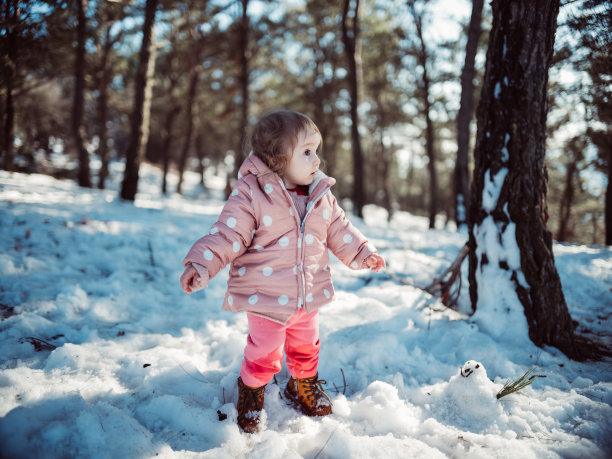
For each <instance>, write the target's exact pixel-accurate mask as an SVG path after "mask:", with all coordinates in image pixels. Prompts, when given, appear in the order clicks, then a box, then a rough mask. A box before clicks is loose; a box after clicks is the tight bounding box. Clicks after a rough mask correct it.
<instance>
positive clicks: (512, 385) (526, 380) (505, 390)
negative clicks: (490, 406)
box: [497, 367, 546, 399]
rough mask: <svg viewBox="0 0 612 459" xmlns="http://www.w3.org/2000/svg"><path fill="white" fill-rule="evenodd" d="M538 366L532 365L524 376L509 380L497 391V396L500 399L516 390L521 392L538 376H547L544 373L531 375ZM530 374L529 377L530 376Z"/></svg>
mask: <svg viewBox="0 0 612 459" xmlns="http://www.w3.org/2000/svg"><path fill="white" fill-rule="evenodd" d="M535 368H536V367H532V368H530V369H529V370H527V371H526V372H525V373H523V376H521V377H520V378H517V379H515V380H514V381H510V380H508V381H507V382H506V384H504V387H502V389H501V390H500V391H499V392H498V393H497V398H498V399H500V398H502V397H505V396H506V395H510V394H513V393H515V392H519V391H520V390H521V389H524V388H525V387H527V386H528V385H529V384H531V383H532V382H533V381H534V380H535V379H536V378H546V376H544V375H533V376H529V374H530V373H531V372H532V371H533V370H535ZM528 376H529V377H528Z"/></svg>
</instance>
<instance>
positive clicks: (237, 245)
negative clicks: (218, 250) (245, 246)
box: [232, 241, 240, 253]
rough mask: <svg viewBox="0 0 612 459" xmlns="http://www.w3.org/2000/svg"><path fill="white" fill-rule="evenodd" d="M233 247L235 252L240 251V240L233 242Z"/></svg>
mask: <svg viewBox="0 0 612 459" xmlns="http://www.w3.org/2000/svg"><path fill="white" fill-rule="evenodd" d="M232 249H234V252H236V253H237V252H238V251H240V242H238V241H236V242H234V243H233V244H232Z"/></svg>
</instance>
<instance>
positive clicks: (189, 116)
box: [176, 64, 200, 194]
mask: <svg viewBox="0 0 612 459" xmlns="http://www.w3.org/2000/svg"><path fill="white" fill-rule="evenodd" d="M196 66H197V64H196V65H194V66H192V68H191V75H190V77H189V90H188V93H187V111H186V112H185V138H184V139H183V148H182V149H181V156H180V159H179V164H178V173H179V180H178V185H177V187H176V192H177V193H178V194H182V193H183V175H184V173H185V167H186V166H187V158H188V157H189V149H190V148H191V138H192V137H193V106H194V104H195V97H196V93H197V88H198V79H199V77H200V72H199V71H198V69H197V68H196Z"/></svg>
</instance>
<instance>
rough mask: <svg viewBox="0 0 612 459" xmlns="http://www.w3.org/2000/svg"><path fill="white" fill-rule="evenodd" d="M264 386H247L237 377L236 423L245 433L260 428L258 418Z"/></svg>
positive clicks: (262, 400)
mask: <svg viewBox="0 0 612 459" xmlns="http://www.w3.org/2000/svg"><path fill="white" fill-rule="evenodd" d="M265 388H266V386H265V385H264V386H261V387H249V386H247V385H246V384H245V383H243V382H242V378H238V403H237V409H238V425H239V426H240V427H241V428H242V430H244V431H245V432H246V433H253V432H257V431H258V430H260V425H259V420H260V416H261V410H262V409H263V403H264V389H265Z"/></svg>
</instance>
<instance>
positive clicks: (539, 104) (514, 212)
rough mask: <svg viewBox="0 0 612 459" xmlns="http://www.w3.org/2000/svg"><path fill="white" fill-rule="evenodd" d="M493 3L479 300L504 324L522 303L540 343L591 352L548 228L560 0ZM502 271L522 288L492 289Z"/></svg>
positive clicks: (476, 207) (477, 204)
mask: <svg viewBox="0 0 612 459" xmlns="http://www.w3.org/2000/svg"><path fill="white" fill-rule="evenodd" d="M492 7H493V26H492V30H491V34H490V37H489V48H488V51H487V63H486V70H485V77H484V86H483V89H482V95H481V100H480V104H479V107H478V115H477V119H478V134H477V139H476V147H475V151H474V156H475V161H476V164H475V170H474V180H473V183H472V189H471V197H470V199H471V205H470V225H469V226H470V228H469V245H470V269H469V280H470V296H471V299H472V305H473V307H474V308H476V306H478V308H497V311H498V313H497V319H498V320H499V321H500V323H502V324H503V323H504V321H505V320H507V319H506V318H505V317H504V314H505V313H506V311H505V308H506V307H508V308H511V307H515V305H516V304H520V305H522V308H523V311H524V316H525V317H526V319H527V326H528V330H529V337H530V339H531V340H532V341H533V342H534V343H535V344H537V345H539V346H542V345H552V346H555V347H557V348H559V349H560V350H562V351H563V352H564V353H565V354H567V355H568V356H570V357H572V358H576V359H579V358H584V357H585V356H584V355H581V354H580V351H579V348H578V346H577V342H576V339H575V336H574V332H573V330H574V325H573V323H572V319H571V317H570V314H569V312H568V309H567V305H566V303H565V297H564V295H563V291H562V289H561V281H560V279H559V275H558V273H557V270H556V268H555V264H554V256H553V252H552V235H551V233H550V231H548V229H547V228H546V222H547V219H548V214H547V207H546V170H545V168H544V153H545V151H544V150H545V135H546V113H547V106H546V91H547V81H548V68H549V66H550V62H551V57H552V52H553V43H554V37H555V30H556V25H557V14H558V11H559V1H558V0H541V1H539V2H537V3H533V2H531V1H529V0H517V1H512V2H507V1H501V0H495V1H493V3H492ZM517 251H518V254H519V257H516V253H517ZM500 278H504V279H505V282H508V283H509V284H510V285H512V286H513V287H514V294H515V295H516V297H515V298H503V297H499V294H497V295H496V293H495V292H494V291H492V290H491V289H493V288H494V287H495V285H496V282H498V281H499V279H500ZM479 298H485V299H486V300H487V302H486V303H485V302H479ZM516 300H518V302H517V301H516ZM519 307H520V306H519Z"/></svg>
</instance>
